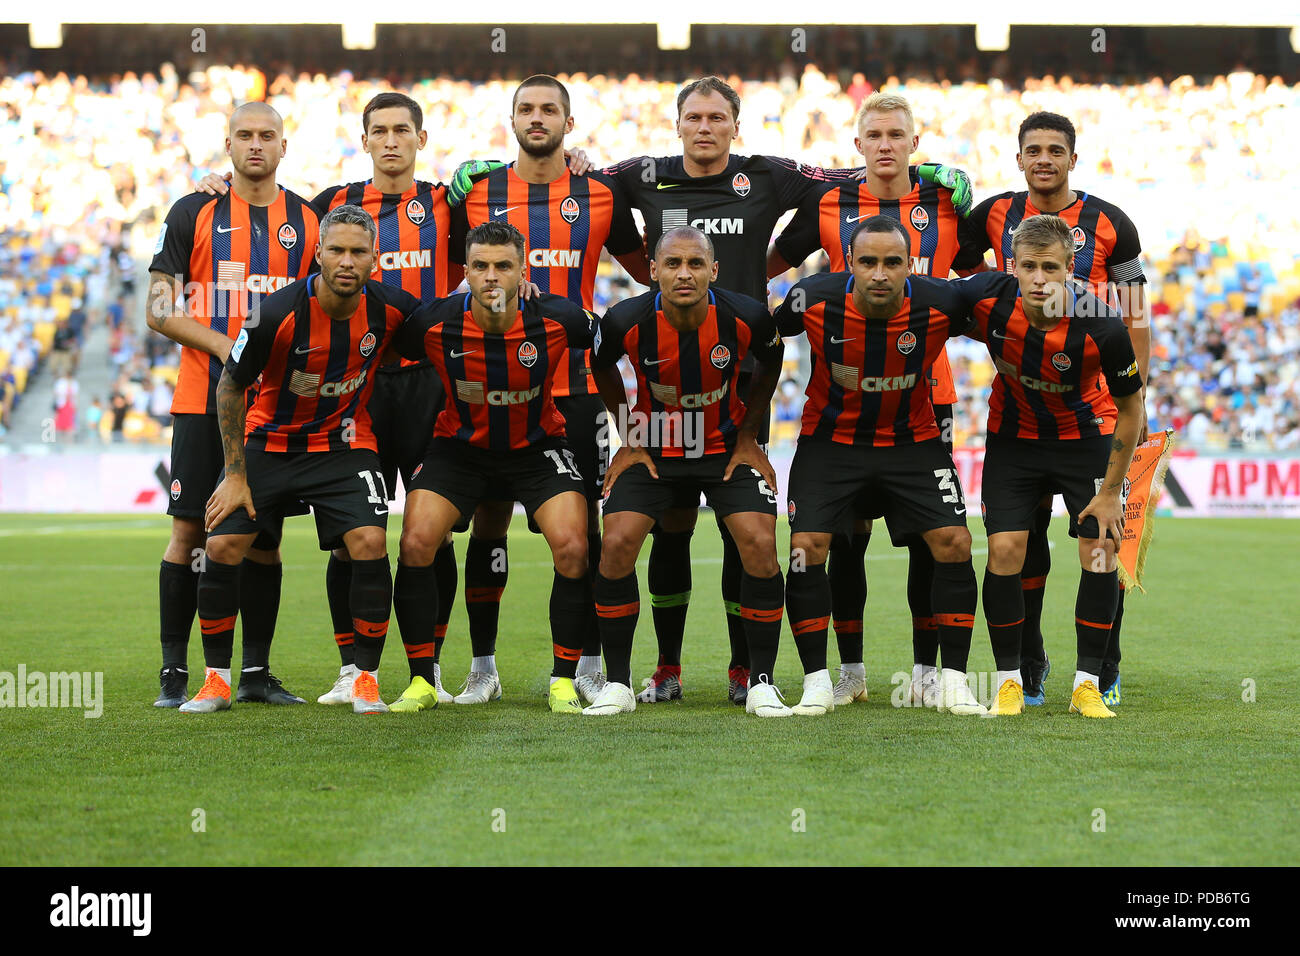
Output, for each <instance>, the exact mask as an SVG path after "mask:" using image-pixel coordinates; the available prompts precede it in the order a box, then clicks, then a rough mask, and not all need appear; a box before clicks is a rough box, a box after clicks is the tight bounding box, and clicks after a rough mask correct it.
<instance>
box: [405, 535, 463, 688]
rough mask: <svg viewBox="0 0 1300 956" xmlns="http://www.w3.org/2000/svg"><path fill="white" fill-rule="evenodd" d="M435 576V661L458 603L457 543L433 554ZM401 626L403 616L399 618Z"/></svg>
mask: <svg viewBox="0 0 1300 956" xmlns="http://www.w3.org/2000/svg"><path fill="white" fill-rule="evenodd" d="M433 576H434V578H435V579H436V580H437V582H438V616H437V618H435V619H434V624H433V662H434V663H435V664H436V663H438V661H439V660H441V659H442V642H443V641H445V640H446V639H447V622H448V621H450V620H451V607H452V605H453V604H455V603H456V585H458V584H459V583H460V571H459V569H458V568H457V567H456V544H455V542H452V541H448V542H447V543H446V544H444V545H443V546H442V547H440V548H439V549H438V550H437V551H436V552H435V553H434V555H433ZM398 626H399V627H400V626H401V618H400V617H399V618H398Z"/></svg>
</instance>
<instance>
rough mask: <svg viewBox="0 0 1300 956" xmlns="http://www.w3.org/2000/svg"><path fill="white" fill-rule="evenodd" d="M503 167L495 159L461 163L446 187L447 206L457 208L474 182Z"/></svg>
mask: <svg viewBox="0 0 1300 956" xmlns="http://www.w3.org/2000/svg"><path fill="white" fill-rule="evenodd" d="M504 165H505V163H499V162H497V161H496V160H495V159H486V160H484V159H471V160H468V161H466V162H463V163H461V164H460V165H459V166H457V167H456V171H455V172H454V173H452V174H451V182H450V183H449V184H448V186H447V205H448V206H451V207H452V208H455V207H456V206H459V205H460V204H461V203H463V202H464V201H465V197H466V196H468V195H469V191H470V190H471V189H473V188H474V184H475V183H476V182H478V181H479V180H480V179H482V178H483V177H484V176H486V175H487V174H488V173H490V172H492V170H494V169H500V168H501V167H502V166H504Z"/></svg>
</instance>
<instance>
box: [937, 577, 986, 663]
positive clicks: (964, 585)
mask: <svg viewBox="0 0 1300 956" xmlns="http://www.w3.org/2000/svg"><path fill="white" fill-rule="evenodd" d="M978 591H979V588H978V587H977V586H976V584H975V568H974V567H973V566H972V565H971V561H970V558H967V559H966V560H965V561H951V562H948V561H936V562H934V590H933V591H931V594H930V603H931V606H932V607H933V608H934V619H935V622H936V623H937V624H938V626H939V647H940V648H941V649H942V651H943V666H944V668H945V669H947V668H952V669H953V670H959V671H962V672H965V670H966V662H967V660H968V659H969V658H970V638H971V631H972V630H973V629H974V628H975V605H976V604H977V603H978V599H979V598H978Z"/></svg>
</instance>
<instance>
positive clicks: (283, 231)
mask: <svg viewBox="0 0 1300 956" xmlns="http://www.w3.org/2000/svg"><path fill="white" fill-rule="evenodd" d="M275 238H277V239H279V240H280V245H282V246H284V248H285V250H286V251H287V250H289V249H292V248H293V247H294V246H296V245H297V244H298V230H297V229H295V228H293V226H291V225H289V224H288V223H287V222H286V223H285V224H284V225H283V226H281V227H280V231H279V232H277V233H276V234H275Z"/></svg>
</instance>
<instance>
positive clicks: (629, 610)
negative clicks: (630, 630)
mask: <svg viewBox="0 0 1300 956" xmlns="http://www.w3.org/2000/svg"><path fill="white" fill-rule="evenodd" d="M640 612H641V602H640V601H633V602H632V603H631V604H597V605H596V614H598V615H599V616H600V617H627V616H628V615H630V614H639V613H640Z"/></svg>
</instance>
